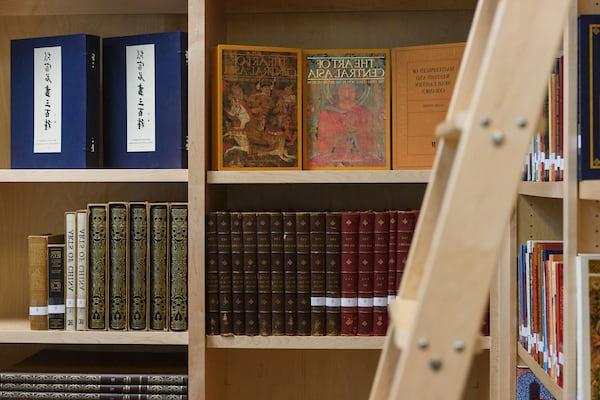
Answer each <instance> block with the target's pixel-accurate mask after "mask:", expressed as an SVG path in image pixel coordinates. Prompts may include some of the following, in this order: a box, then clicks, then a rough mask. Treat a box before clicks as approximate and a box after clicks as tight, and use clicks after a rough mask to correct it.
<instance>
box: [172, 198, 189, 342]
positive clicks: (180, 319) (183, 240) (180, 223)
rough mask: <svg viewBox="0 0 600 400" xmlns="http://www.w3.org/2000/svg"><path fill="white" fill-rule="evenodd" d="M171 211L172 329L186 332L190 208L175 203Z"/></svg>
mask: <svg viewBox="0 0 600 400" xmlns="http://www.w3.org/2000/svg"><path fill="white" fill-rule="evenodd" d="M170 211H171V217H170V219H169V226H170V230H171V235H170V238H169V239H170V243H171V247H170V252H169V253H170V255H171V259H170V263H169V272H170V274H169V275H170V286H169V294H170V297H171V302H170V303H171V309H170V311H169V316H170V320H171V323H170V328H171V330H172V331H185V330H187V328H188V206H187V204H184V203H173V204H172V205H171V208H170Z"/></svg>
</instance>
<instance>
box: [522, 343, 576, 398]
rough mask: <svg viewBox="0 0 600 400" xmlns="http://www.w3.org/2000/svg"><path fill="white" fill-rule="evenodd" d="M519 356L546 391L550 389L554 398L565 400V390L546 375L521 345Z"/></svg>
mask: <svg viewBox="0 0 600 400" xmlns="http://www.w3.org/2000/svg"><path fill="white" fill-rule="evenodd" d="M517 352H518V354H519V359H520V360H521V361H522V362H523V363H524V364H525V365H527V366H528V367H529V369H531V371H532V372H533V373H534V374H535V376H537V377H538V379H539V380H540V382H542V384H543V385H544V387H545V388H546V389H548V391H549V392H550V393H552V396H554V398H555V399H556V400H562V399H563V398H566V397H564V396H563V390H562V388H561V387H560V386H558V384H557V383H556V382H554V379H552V378H551V377H550V375H548V374H547V373H546V371H544V369H543V368H542V367H540V365H539V364H538V363H537V361H535V360H534V359H533V358H532V357H531V356H530V355H529V353H528V352H527V350H525V349H524V348H523V346H521V344H518V350H517Z"/></svg>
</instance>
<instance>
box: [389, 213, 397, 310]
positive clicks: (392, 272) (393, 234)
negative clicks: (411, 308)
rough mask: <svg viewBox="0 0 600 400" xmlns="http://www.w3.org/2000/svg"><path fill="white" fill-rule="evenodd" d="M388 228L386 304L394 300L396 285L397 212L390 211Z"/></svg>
mask: <svg viewBox="0 0 600 400" xmlns="http://www.w3.org/2000/svg"><path fill="white" fill-rule="evenodd" d="M389 214H390V226H389V239H388V293H387V295H388V304H389V303H390V302H391V301H392V300H394V299H395V298H396V292H397V291H398V284H397V283H396V246H397V244H398V243H397V237H398V211H390V212H389Z"/></svg>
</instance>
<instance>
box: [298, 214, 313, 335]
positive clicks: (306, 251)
mask: <svg viewBox="0 0 600 400" xmlns="http://www.w3.org/2000/svg"><path fill="white" fill-rule="evenodd" d="M296 253H297V257H298V262H297V275H296V279H297V285H298V286H297V298H296V307H297V308H296V309H297V311H298V314H297V315H298V335H300V336H310V214H309V213H304V212H301V213H296Z"/></svg>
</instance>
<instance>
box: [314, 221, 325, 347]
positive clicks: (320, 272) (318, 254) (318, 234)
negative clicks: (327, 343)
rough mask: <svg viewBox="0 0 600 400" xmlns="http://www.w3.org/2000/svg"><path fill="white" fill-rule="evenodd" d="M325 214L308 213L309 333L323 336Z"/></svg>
mask: <svg viewBox="0 0 600 400" xmlns="http://www.w3.org/2000/svg"><path fill="white" fill-rule="evenodd" d="M325 267H326V265H325V213H324V212H312V213H310V333H311V335H313V336H323V335H325Z"/></svg>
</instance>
